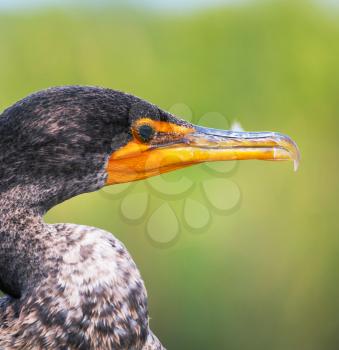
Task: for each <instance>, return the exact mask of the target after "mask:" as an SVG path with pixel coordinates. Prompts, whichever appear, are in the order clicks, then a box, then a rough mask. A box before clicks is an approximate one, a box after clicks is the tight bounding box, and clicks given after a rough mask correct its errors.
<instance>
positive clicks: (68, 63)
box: [0, 0, 339, 350]
mask: <svg viewBox="0 0 339 350" xmlns="http://www.w3.org/2000/svg"><path fill="white" fill-rule="evenodd" d="M337 5H338V1H318V2H316V1H302V0H298V1H296V0H294V1H288V0H287V1H236V0H234V1H222V0H220V1H203V0H201V1H195V2H194V1H189V0H182V1H180V2H179V1H172V2H165V1H160V0H159V1H156V0H153V1H152V0H149V1H141V0H140V1H125V2H118V1H82V2H71V1H67V2H62V1H61V2H60V1H59V2H52V1H32V0H31V1H30V0H25V1H19V0H12V1H6V0H1V1H0V77H1V79H0V108H1V109H4V108H5V107H7V106H9V105H10V104H11V103H13V102H15V101H17V100H18V99H20V98H22V97H24V96H26V95H28V94H29V93H31V92H33V91H35V90H39V89H43V88H46V87H49V86H56V85H68V84H85V85H100V86H105V87H111V88H115V89H120V90H123V91H127V92H130V93H133V94H136V95H138V96H140V97H143V98H146V99H148V100H150V101H152V102H154V103H156V104H158V105H159V106H161V107H162V108H164V109H167V108H169V107H170V106H173V105H174V104H177V103H184V104H185V105H187V106H189V107H190V108H191V110H192V111H193V114H194V116H195V117H196V118H198V117H199V116H200V115H203V114H205V113H206V112H211V111H215V112H219V113H222V114H223V115H225V116H227V118H229V119H230V120H233V119H237V120H239V121H240V122H241V123H242V125H243V127H244V128H245V129H246V130H276V131H280V132H283V133H287V134H289V135H290V136H291V137H293V138H294V139H295V140H296V142H297V143H298V144H299V147H300V150H301V153H302V162H301V165H300V169H299V171H298V172H297V173H294V172H293V169H292V165H291V164H290V163H270V162H255V161H251V162H242V163H240V164H239V166H238V167H237V171H236V172H233V173H232V175H231V177H232V181H234V182H236V183H237V184H238V186H239V188H240V189H241V193H242V200H241V204H240V205H239V207H238V208H237V210H235V211H234V212H232V213H230V215H227V216H225V215H217V214H213V220H212V222H211V224H210V226H209V227H208V229H206V232H203V233H200V234H198V235H195V234H192V233H191V232H190V230H189V229H187V228H185V226H184V225H182V226H183V227H182V229H181V234H180V237H179V239H178V240H176V242H175V244H173V245H170V246H166V247H165V248H163V247H159V246H156V245H154V244H151V242H150V240H149V239H147V237H146V235H145V232H144V223H143V222H140V223H139V224H138V225H130V223H128V222H126V221H124V220H121V216H120V215H119V202H120V199H116V200H113V199H109V198H106V197H105V196H102V195H101V194H100V193H91V194H85V195H81V196H79V197H77V198H74V199H72V200H69V201H67V202H65V203H63V204H61V205H59V206H58V207H56V208H54V209H52V210H51V211H50V212H49V213H48V214H47V216H46V220H47V221H49V222H75V223H81V224H87V225H93V226H98V227H101V228H104V229H106V230H108V231H111V232H114V234H115V235H116V236H117V237H118V238H119V239H120V240H122V241H123V242H124V243H125V245H126V246H127V248H128V249H129V251H130V252H131V254H132V255H133V257H134V259H135V261H136V262H137V264H138V266H139V268H140V270H141V273H142V275H143V278H144V280H145V282H146V286H147V288H148V293H149V302H150V314H151V326H152V328H153V330H154V332H155V333H156V334H157V335H158V336H159V338H160V339H161V340H162V342H163V343H164V345H165V346H166V347H168V348H169V349H195V350H197V349H231V350H246V349H251V350H255V349H258V350H262V349H269V350H313V349H314V350H330V349H338V347H339V331H338V330H339V282H338V277H339V273H338V265H339V225H338V213H339V211H338V194H339V191H338V172H339V157H338V146H339V132H338V128H339V6H337ZM223 126H224V125H220V127H223ZM200 167H201V166H196V167H194V168H193V169H187V170H182V171H180V172H179V173H178V174H179V175H178V176H193V174H197V173H198V174H199V176H200V177H204V178H206V179H207V178H210V177H212V176H213V175H212V174H210V173H206V172H199V171H198V170H199V168H200ZM168 181H169V180H168ZM188 195H189V194H188ZM225 200H226V199H225ZM158 201H160V203H162V202H166V198H160V199H158ZM158 204H159V203H158ZM158 204H157V205H158ZM175 205H176V202H175V201H174V202H173V203H172V206H174V207H175ZM178 205H179V204H178Z"/></svg>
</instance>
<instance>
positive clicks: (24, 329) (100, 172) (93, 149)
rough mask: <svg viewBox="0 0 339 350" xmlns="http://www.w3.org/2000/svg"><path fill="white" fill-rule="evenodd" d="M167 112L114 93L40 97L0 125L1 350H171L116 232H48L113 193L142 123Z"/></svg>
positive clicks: (79, 90) (70, 228)
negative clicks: (113, 171) (79, 204)
mask: <svg viewBox="0 0 339 350" xmlns="http://www.w3.org/2000/svg"><path fill="white" fill-rule="evenodd" d="M148 114H152V117H154V115H155V116H158V117H159V118H166V113H165V112H162V111H160V110H159V109H157V107H155V106H153V105H151V104H148V103H147V102H144V101H142V100H140V99H138V98H136V97H133V96H130V95H127V94H123V93H121V92H116V91H113V90H109V89H100V88H91V87H65V88H54V89H49V90H46V91H43V92H40V93H37V94H34V95H32V96H30V97H28V98H26V99H24V100H22V101H20V102H19V103H17V104H15V105H14V106H12V107H11V108H9V109H7V110H6V111H5V112H4V113H3V115H2V116H1V118H0V159H1V163H0V164H1V165H0V288H1V290H2V291H3V292H4V293H6V295H7V296H6V297H4V298H2V299H0V349H1V350H7V349H51V350H54V349H135V350H137V349H144V350H146V349H148V350H153V349H163V347H162V346H161V344H160V342H159V341H158V339H157V338H156V337H155V336H154V335H153V333H152V332H151V331H150V329H149V324H148V310H147V294H146V290H145V287H144V284H143V281H142V279H141V276H140V273H139V271H138V269H137V267H136V265H135V263H134V262H133V260H132V258H131V257H130V255H129V253H128V252H127V250H126V248H125V247H124V246H123V245H122V243H120V242H119V241H118V240H117V239H115V238H114V237H113V235H111V234H110V233H106V232H104V231H102V230H99V229H96V228H90V227H85V226H77V225H72V224H56V225H49V224H46V223H45V222H44V221H43V218H42V217H43V215H44V214H45V213H46V211H47V210H48V209H50V208H51V207H53V206H54V205H56V204H58V203H61V202H62V201H64V200H66V199H68V198H70V197H73V196H75V195H77V194H80V193H83V192H89V191H94V190H97V189H99V188H101V187H103V186H104V185H105V181H106V177H107V173H106V171H105V167H106V165H107V161H108V157H109V156H110V154H112V152H113V151H114V150H116V149H118V148H119V147H120V146H121V145H122V144H125V143H126V142H127V141H128V139H129V138H131V135H130V133H129V131H128V130H129V128H128V125H129V124H130V123H131V120H133V118H136V117H137V116H138V115H143V116H144V115H146V116H147V115H148Z"/></svg>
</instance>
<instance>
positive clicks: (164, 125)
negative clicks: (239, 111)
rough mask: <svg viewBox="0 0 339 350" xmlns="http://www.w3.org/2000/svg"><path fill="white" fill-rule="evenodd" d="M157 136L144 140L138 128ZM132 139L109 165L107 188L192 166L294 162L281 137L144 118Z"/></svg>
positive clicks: (295, 153) (294, 152)
mask: <svg viewBox="0 0 339 350" xmlns="http://www.w3.org/2000/svg"><path fill="white" fill-rule="evenodd" d="M143 125H148V126H150V127H151V128H152V130H153V131H154V133H153V134H152V138H151V139H150V140H147V142H145V140H142V139H141V137H140V134H139V133H138V128H139V127H140V126H143ZM131 131H132V136H133V139H132V140H131V141H130V142H128V143H127V144H126V145H125V146H123V147H122V148H120V149H118V150H117V151H115V152H114V153H113V154H112V155H111V156H110V158H109V161H108V164H107V169H106V170H107V173H108V177H107V182H106V184H107V185H111V184H116V183H123V182H130V181H136V180H141V179H145V178H148V177H151V176H155V175H159V174H162V173H165V172H169V171H173V170H176V169H180V168H183V167H187V166H189V165H192V164H197V163H202V162H211V161H223V160H247V159H258V160H294V162H295V165H297V164H298V162H299V158H300V153H299V150H298V148H297V146H296V144H295V143H294V142H293V141H292V140H291V139H290V138H289V137H288V136H285V135H282V134H278V133H272V132H265V133H247V132H232V131H222V130H216V129H208V128H202V127H198V126H194V125H191V124H184V123H180V122H179V123H178V124H176V123H172V122H164V121H157V120H153V119H150V118H141V119H139V120H137V121H136V122H135V123H134V124H133V125H132V130H131Z"/></svg>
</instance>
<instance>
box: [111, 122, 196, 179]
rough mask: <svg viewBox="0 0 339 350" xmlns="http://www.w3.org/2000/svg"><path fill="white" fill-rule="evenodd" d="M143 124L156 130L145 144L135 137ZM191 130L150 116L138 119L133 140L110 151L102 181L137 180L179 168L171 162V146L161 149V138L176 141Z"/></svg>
mask: <svg viewBox="0 0 339 350" xmlns="http://www.w3.org/2000/svg"><path fill="white" fill-rule="evenodd" d="M144 124H147V125H150V126H152V127H153V128H154V130H155V133H156V135H155V138H154V140H153V142H150V143H147V144H146V143H143V142H141V141H140V140H139V139H138V135H137V131H136V130H137V128H138V127H139V126H140V125H144ZM194 131H195V129H194V128H192V127H188V126H185V125H178V124H174V123H168V122H163V121H158V120H153V119H150V118H141V119H139V120H138V121H137V122H136V123H135V124H134V125H133V126H132V135H133V140H132V141H130V142H129V143H127V145H126V146H124V147H122V148H120V149H119V150H117V151H116V152H114V153H113V154H112V155H111V157H110V158H109V161H108V165H107V173H108V178H107V183H106V184H107V185H111V184H115V183H123V182H130V181H136V180H141V179H145V178H147V177H151V176H155V175H159V174H162V173H164V172H168V171H171V170H175V169H177V168H181V167H183V166H184V164H182V163H180V165H177V166H176V165H175V164H174V163H176V162H175V161H174V159H173V154H171V149H167V148H161V140H163V141H167V142H168V141H169V140H170V141H178V142H180V140H181V139H182V138H183V137H185V135H187V134H189V133H193V132H194ZM164 139H165V140H164ZM172 153H173V152H172ZM174 153H177V152H174ZM176 158H177V155H176Z"/></svg>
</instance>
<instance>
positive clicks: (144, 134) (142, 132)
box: [136, 124, 155, 143]
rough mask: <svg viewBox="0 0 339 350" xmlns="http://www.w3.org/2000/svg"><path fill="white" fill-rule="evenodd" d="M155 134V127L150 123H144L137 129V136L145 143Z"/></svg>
mask: <svg viewBox="0 0 339 350" xmlns="http://www.w3.org/2000/svg"><path fill="white" fill-rule="evenodd" d="M154 134H155V130H154V128H153V127H152V126H151V125H149V124H142V125H140V126H138V127H137V129H136V136H137V138H138V139H139V141H141V142H143V143H147V142H150V141H151V140H152V138H153V136H154Z"/></svg>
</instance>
